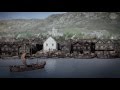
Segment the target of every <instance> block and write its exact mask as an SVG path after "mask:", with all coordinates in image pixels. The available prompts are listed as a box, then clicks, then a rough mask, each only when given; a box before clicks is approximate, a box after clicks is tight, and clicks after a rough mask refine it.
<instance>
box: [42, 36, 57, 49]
mask: <svg viewBox="0 0 120 90" xmlns="http://www.w3.org/2000/svg"><path fill="white" fill-rule="evenodd" d="M53 50H57V42H56V41H55V40H54V39H53V38H52V37H49V38H48V39H47V40H46V41H45V42H44V44H43V51H53Z"/></svg>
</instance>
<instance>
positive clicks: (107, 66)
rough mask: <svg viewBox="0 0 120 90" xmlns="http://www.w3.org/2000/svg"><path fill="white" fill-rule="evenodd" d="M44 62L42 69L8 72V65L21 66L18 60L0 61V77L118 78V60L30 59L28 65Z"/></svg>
mask: <svg viewBox="0 0 120 90" xmlns="http://www.w3.org/2000/svg"><path fill="white" fill-rule="evenodd" d="M41 61H46V66H45V68H44V69H40V70H33V71H26V72H17V73H16V72H14V73H13V72H9V65H21V64H22V62H21V60H20V59H14V60H12V59H11V60H0V77H1V78H2V77H7V78H79V77H80V78H91V77H92V78H96V77H99V78H104V77H106V78H107V77H108V78H109V77H113V78H116V77H120V60H119V59H72V58H71V59H31V60H27V63H28V64H31V63H37V62H41Z"/></svg>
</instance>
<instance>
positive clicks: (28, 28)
mask: <svg viewBox="0 0 120 90" xmlns="http://www.w3.org/2000/svg"><path fill="white" fill-rule="evenodd" d="M53 27H55V28H57V29H59V30H60V31H61V32H63V33H66V32H71V33H79V32H88V33H89V32H92V31H100V30H101V31H102V30H103V31H105V30H106V31H107V32H109V33H112V34H119V33H120V13H119V12H114V13H113V12H67V13H63V14H53V15H51V16H49V17H47V18H46V19H30V20H25V19H15V20H0V34H1V33H9V34H10V33H11V34H12V33H22V32H23V33H25V32H28V33H42V32H47V31H49V30H51V29H52V28H53Z"/></svg>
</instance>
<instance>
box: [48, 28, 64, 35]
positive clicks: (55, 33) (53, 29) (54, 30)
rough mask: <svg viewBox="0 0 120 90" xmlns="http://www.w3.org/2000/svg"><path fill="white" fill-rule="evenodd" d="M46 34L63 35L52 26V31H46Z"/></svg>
mask: <svg viewBox="0 0 120 90" xmlns="http://www.w3.org/2000/svg"><path fill="white" fill-rule="evenodd" d="M48 34H49V35H52V36H63V33H60V32H58V29H55V27H53V28H52V31H48Z"/></svg>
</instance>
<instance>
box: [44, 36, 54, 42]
mask: <svg viewBox="0 0 120 90" xmlns="http://www.w3.org/2000/svg"><path fill="white" fill-rule="evenodd" d="M48 40H53V41H55V39H53V38H52V37H49V38H48V39H47V40H45V41H44V43H45V42H47V41H48ZM55 42H56V41H55Z"/></svg>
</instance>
